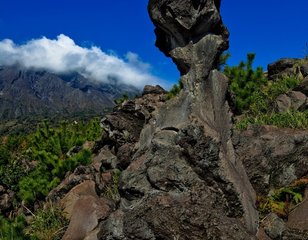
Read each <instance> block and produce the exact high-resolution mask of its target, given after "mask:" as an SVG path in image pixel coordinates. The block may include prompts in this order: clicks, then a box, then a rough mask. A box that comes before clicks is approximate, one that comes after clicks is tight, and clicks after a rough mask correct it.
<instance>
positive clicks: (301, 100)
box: [274, 91, 308, 112]
mask: <svg viewBox="0 0 308 240" xmlns="http://www.w3.org/2000/svg"><path fill="white" fill-rule="evenodd" d="M307 105H308V101H307V96H306V95H305V94H303V93H302V92H300V91H290V92H288V93H285V94H281V95H279V96H278V97H277V98H276V100H275V102H274V109H275V111H277V112H285V111H288V110H299V111H301V110H305V109H306V107H307Z"/></svg>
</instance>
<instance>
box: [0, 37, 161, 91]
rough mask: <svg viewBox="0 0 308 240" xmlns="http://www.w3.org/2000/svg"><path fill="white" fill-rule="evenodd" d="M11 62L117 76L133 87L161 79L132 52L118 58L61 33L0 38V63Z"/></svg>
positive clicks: (102, 78)
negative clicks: (16, 39) (19, 41)
mask: <svg viewBox="0 0 308 240" xmlns="http://www.w3.org/2000/svg"><path fill="white" fill-rule="evenodd" d="M14 64H20V65H22V66H24V67H26V68H39V69H46V70H49V71H52V72H56V73H66V72H70V71H77V72H79V73H80V74H83V75H85V76H86V77H90V78H93V79H95V80H98V81H104V82H108V81H111V80H110V79H114V78H117V79H118V80H119V81H120V82H122V83H125V84H131V85H134V86H136V87H143V86H144V85H145V84H162V83H163V82H164V81H163V80H161V79H159V78H158V77H156V76H154V75H152V74H151V72H150V70H151V69H150V68H151V67H150V65H149V64H148V63H144V62H142V61H141V60H140V58H139V56H138V55H137V54H135V53H132V52H128V53H127V54H126V56H125V59H121V58H119V57H117V56H115V55H114V54H111V53H109V54H108V53H105V52H103V51H102V50H101V49H100V48H98V47H95V46H94V47H91V48H85V47H80V46H78V45H77V44H76V43H75V42H74V41H73V40H72V39H71V38H69V37H68V36H65V35H64V34H61V35H59V36H58V37H57V39H48V38H46V37H42V38H40V39H33V40H31V41H29V42H27V43H25V44H22V45H17V44H15V43H14V42H13V41H12V40H10V39H4V40H2V41H0V65H5V66H6V65H14Z"/></svg>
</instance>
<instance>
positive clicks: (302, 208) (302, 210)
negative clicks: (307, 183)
mask: <svg viewBox="0 0 308 240" xmlns="http://www.w3.org/2000/svg"><path fill="white" fill-rule="evenodd" d="M307 216H308V189H306V193H305V198H304V200H303V201H302V202H301V203H300V205H299V206H298V207H297V208H295V209H294V210H293V211H292V212H291V213H290V215H289V217H288V222H287V226H288V227H289V228H292V229H298V230H302V231H307V233H308V217H307Z"/></svg>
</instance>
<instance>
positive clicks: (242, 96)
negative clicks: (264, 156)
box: [224, 54, 308, 129]
mask: <svg viewBox="0 0 308 240" xmlns="http://www.w3.org/2000/svg"><path fill="white" fill-rule="evenodd" d="M254 58H255V54H248V55H247V61H246V62H241V63H240V64H239V65H238V66H235V67H229V66H226V67H225V68H224V73H225V74H226V75H227V76H228V77H229V79H230V87H229V88H230V91H231V93H232V94H233V95H234V96H235V98H234V105H235V113H236V114H243V116H242V117H241V119H240V120H239V121H237V122H236V124H235V128H237V129H246V128H247V127H248V126H249V125H253V124H254V125H275V126H278V127H283V128H287V127H288V128H301V129H306V128H308V118H307V116H308V111H305V112H300V111H293V110H292V109H290V110H289V111H287V112H283V113H276V112H274V111H273V107H272V105H273V102H274V100H275V99H276V98H277V97H278V96H279V95H280V94H283V93H287V92H288V91H289V90H291V89H292V88H294V87H295V86H297V85H298V84H299V83H300V80H299V79H298V78H297V77H296V76H284V77H283V78H282V79H279V80H276V81H268V80H267V78H266V77H265V74H264V72H263V69H262V68H260V67H258V68H256V69H255V70H254V69H253V67H252V65H253V60H254Z"/></svg>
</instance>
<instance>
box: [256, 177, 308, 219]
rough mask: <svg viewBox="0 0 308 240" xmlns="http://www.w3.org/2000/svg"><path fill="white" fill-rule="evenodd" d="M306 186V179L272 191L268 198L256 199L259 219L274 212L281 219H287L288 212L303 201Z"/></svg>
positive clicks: (260, 197)
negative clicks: (259, 214)
mask: <svg viewBox="0 0 308 240" xmlns="http://www.w3.org/2000/svg"><path fill="white" fill-rule="evenodd" d="M307 184H308V179H307V178H302V179H299V180H297V181H296V182H295V183H293V184H292V185H290V186H287V187H283V188H280V189H277V190H275V191H273V192H272V194H271V195H269V196H266V197H264V196H259V197H257V206H258V210H259V211H260V213H261V217H264V216H265V215H267V214H268V213H270V212H274V213H276V214H277V215H278V216H280V217H282V218H287V217H288V214H289V213H290V211H292V209H294V208H295V207H296V206H297V205H298V204H299V203H300V202H302V201H303V196H304V192H305V188H306V186H307Z"/></svg>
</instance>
